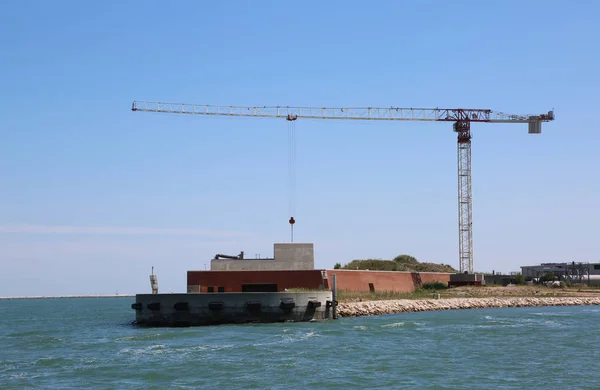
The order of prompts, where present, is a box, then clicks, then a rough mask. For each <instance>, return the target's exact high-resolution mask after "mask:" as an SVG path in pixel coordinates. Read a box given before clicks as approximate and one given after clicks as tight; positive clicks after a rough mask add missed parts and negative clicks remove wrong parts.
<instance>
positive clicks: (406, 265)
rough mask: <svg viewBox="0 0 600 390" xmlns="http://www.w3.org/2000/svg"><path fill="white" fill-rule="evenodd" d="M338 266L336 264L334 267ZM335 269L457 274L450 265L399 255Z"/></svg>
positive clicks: (354, 261) (355, 261)
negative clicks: (425, 261) (423, 261)
mask: <svg viewBox="0 0 600 390" xmlns="http://www.w3.org/2000/svg"><path fill="white" fill-rule="evenodd" d="M338 264H339V263H338ZM338 264H336V266H337V265H338ZM335 269H352V270H370V271H403V272H448V273H456V272H458V271H457V270H456V269H454V268H453V267H452V266H450V265H447V264H436V263H421V262H419V261H418V260H417V259H416V258H414V257H412V256H410V255H399V256H396V257H395V258H394V259H393V260H379V259H377V260H376V259H365V260H352V261H351V262H349V263H348V264H345V265H343V266H342V265H340V268H335Z"/></svg>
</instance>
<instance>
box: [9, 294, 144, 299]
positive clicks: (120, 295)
mask: <svg viewBox="0 0 600 390" xmlns="http://www.w3.org/2000/svg"><path fill="white" fill-rule="evenodd" d="M120 297H135V294H97V295H47V296H46V295H37V296H36V295H32V296H15V297H0V300H9V299H56V298H120Z"/></svg>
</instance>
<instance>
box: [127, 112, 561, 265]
mask: <svg viewBox="0 0 600 390" xmlns="http://www.w3.org/2000/svg"><path fill="white" fill-rule="evenodd" d="M131 110H132V111H140V112H158V113H169V114H191V115H209V116H231V117H259V118H282V119H286V120H288V121H295V120H297V119H301V118H302V119H337V120H374V121H429V122H453V130H454V132H455V133H457V136H458V137H457V144H458V233H459V270H460V272H461V273H464V272H466V273H473V218H472V215H473V213H472V190H471V123H475V122H484V123H526V124H527V125H528V129H529V133H530V134H540V133H541V132H542V123H543V122H549V121H552V120H554V111H548V113H546V114H539V115H512V114H506V113H502V112H497V111H492V110H490V109H471V108H400V107H388V108H378V107H359V108H351V107H347V108H325V107H290V106H262V107H258V106H256V107H248V106H217V105H206V104H182V103H161V102H146V101H134V102H133V104H132V107H131ZM293 223H294V219H293V217H292V218H291V219H290V224H292V228H293Z"/></svg>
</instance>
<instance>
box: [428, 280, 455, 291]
mask: <svg viewBox="0 0 600 390" xmlns="http://www.w3.org/2000/svg"><path fill="white" fill-rule="evenodd" d="M421 288H422V289H423V290H433V291H437V290H445V289H447V288H448V283H443V282H427V283H423V284H422V285H421Z"/></svg>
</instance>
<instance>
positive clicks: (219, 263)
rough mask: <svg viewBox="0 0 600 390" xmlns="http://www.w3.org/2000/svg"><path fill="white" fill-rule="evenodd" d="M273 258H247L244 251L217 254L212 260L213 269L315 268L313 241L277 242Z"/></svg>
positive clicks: (281, 269)
mask: <svg viewBox="0 0 600 390" xmlns="http://www.w3.org/2000/svg"><path fill="white" fill-rule="evenodd" d="M273 252H274V256H273V257H272V258H258V259H246V258H244V252H241V253H240V254H239V255H237V256H229V255H221V254H217V255H215V258H214V259H212V260H211V261H210V270H211V271H267V270H269V271H275V270H278V271H290V270H312V269H314V268H315V254H314V245H313V244H312V243H276V244H274V245H273Z"/></svg>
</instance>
